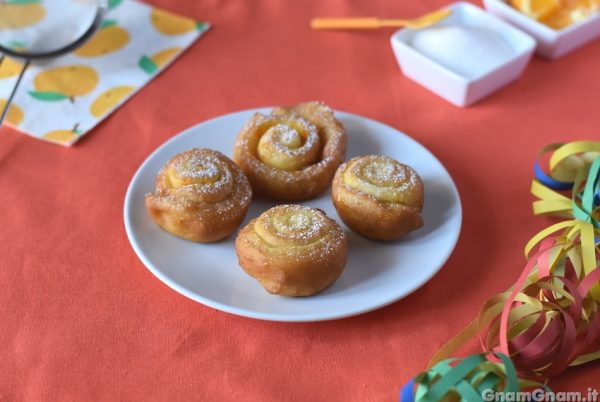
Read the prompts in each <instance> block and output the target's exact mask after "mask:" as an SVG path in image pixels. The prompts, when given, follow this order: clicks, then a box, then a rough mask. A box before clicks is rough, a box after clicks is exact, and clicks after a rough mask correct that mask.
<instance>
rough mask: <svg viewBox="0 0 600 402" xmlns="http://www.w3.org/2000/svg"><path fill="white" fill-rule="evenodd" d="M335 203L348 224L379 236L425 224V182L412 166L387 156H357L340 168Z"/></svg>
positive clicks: (388, 236)
mask: <svg viewBox="0 0 600 402" xmlns="http://www.w3.org/2000/svg"><path fill="white" fill-rule="evenodd" d="M332 197H333V204H334V205H335V208H336V210H337V212H338V214H339V215H340V217H341V218H342V220H343V221H344V223H345V224H346V225H348V227H350V229H352V230H354V231H355V232H357V233H358V234H360V235H362V236H365V237H368V238H371V239H375V240H392V239H396V238H398V237H400V236H402V235H404V234H406V233H408V232H410V231H412V230H415V229H418V228H420V227H421V226H423V221H422V218H421V211H422V209H423V197H424V194H423V183H422V181H421V178H420V177H419V175H418V174H417V172H415V170H414V169H412V168H411V167H410V166H407V165H403V164H401V163H400V162H398V161H396V160H394V159H392V158H389V157H387V156H379V155H370V156H362V157H358V158H353V159H351V160H350V161H348V162H347V163H344V164H343V165H342V166H340V167H339V169H338V170H337V172H336V174H335V177H334V179H333V187H332Z"/></svg>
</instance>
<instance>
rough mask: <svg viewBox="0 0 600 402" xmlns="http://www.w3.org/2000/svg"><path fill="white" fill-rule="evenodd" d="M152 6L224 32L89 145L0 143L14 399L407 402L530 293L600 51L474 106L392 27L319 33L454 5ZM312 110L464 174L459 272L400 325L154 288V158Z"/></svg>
mask: <svg viewBox="0 0 600 402" xmlns="http://www.w3.org/2000/svg"><path fill="white" fill-rule="evenodd" d="M150 2H151V3H153V4H155V5H157V6H161V7H164V8H168V9H171V10H173V11H176V12H178V13H183V14H187V15H190V16H192V17H195V18H197V19H206V20H209V21H211V22H213V23H214V28H213V29H212V31H211V32H209V33H208V34H207V35H206V37H204V38H203V39H202V40H200V41H199V42H198V43H197V44H196V45H194V46H193V47H192V48H191V49H190V50H189V51H188V52H187V53H186V54H185V55H184V56H182V57H181V59H180V60H178V61H177V62H176V63H175V64H174V65H173V66H172V67H171V68H169V69H168V70H167V71H166V73H164V74H163V75H161V76H160V77H158V78H157V79H156V80H155V81H153V82H152V83H150V85H148V87H147V88H145V89H144V90H142V91H141V92H140V94H139V95H137V96H135V97H134V99H133V100H131V101H130V102H128V103H127V104H126V105H125V106H124V107H123V108H121V109H120V110H118V111H117V112H116V113H115V114H114V115H113V116H112V117H110V118H109V119H108V120H107V121H105V122H104V123H102V124H101V125H100V126H99V127H98V128H97V129H96V130H95V132H93V133H90V135H88V136H86V138H84V139H83V140H82V141H81V142H80V143H78V144H77V145H76V146H75V147H74V148H73V149H66V148H61V147H59V146H55V145H50V144H47V143H44V142H42V141H38V140H35V139H32V138H29V137H27V136H24V135H21V134H19V133H17V132H15V131H12V130H9V129H6V128H3V129H2V131H1V132H0V189H1V190H0V205H1V208H0V222H1V223H2V228H1V229H0V244H1V250H2V252H1V255H2V258H0V322H1V324H0V373H1V375H0V400H2V401H5V400H6V401H13V400H27V401H82V400H110V401H114V400H207V401H212V400H214V401H225V400H243V401H246V400H248V401H249V400H257V401H284V400H290V401H384V400H388V401H389V400H396V399H397V395H398V389H399V388H400V387H401V385H402V384H403V383H404V382H406V381H407V380H409V378H411V377H412V376H413V375H414V374H416V373H417V372H419V371H421V370H422V369H424V368H425V365H426V363H427V361H428V359H429V358H430V357H431V356H432V354H433V353H434V352H435V351H436V350H437V349H438V347H439V346H440V345H441V344H442V343H443V342H444V341H446V340H447V339H449V338H450V337H451V336H452V335H454V334H455V333H456V332H457V331H458V330H459V329H461V328H462V327H463V326H464V325H465V324H466V323H467V322H468V321H470V320H471V319H472V318H473V317H474V316H475V314H476V311H477V310H478V308H479V304H480V303H481V302H482V301H483V300H485V299H486V298H487V297H488V296H490V295H492V294H493V293H495V292H498V291H501V290H504V289H506V288H507V287H508V286H509V285H510V284H511V283H512V282H513V281H514V280H515V279H516V277H517V274H518V273H519V272H520V271H521V269H522V267H523V265H524V257H523V253H522V247H523V245H524V244H525V242H526V241H527V240H528V239H529V237H530V236H531V235H532V234H534V233H535V232H537V231H538V230H539V229H541V228H543V227H545V226H547V225H548V224H549V221H548V220H546V219H545V218H539V217H533V216H532V214H531V205H530V204H531V200H532V197H531V196H530V195H529V193H528V189H529V183H530V179H531V174H532V161H533V159H534V157H535V155H536V152H537V151H538V149H539V148H540V147H541V146H542V145H544V144H546V143H548V142H556V141H569V140H575V139H596V140H598V139H600V114H599V113H598V96H599V95H598V94H600V79H599V78H598V77H599V76H598V71H600V41H598V42H596V43H594V44H591V45H588V46H586V47H585V48H583V49H580V50H579V51H577V52H575V53H573V54H571V55H569V56H567V57H565V58H564V59H561V60H558V61H554V62H547V61H543V60H540V59H534V60H533V63H532V64H531V66H530V67H529V69H528V70H527V71H526V73H525V75H524V76H523V77H522V79H520V80H519V81H518V82H517V83H515V84H513V85H511V86H510V87H507V88H506V89H504V90H502V91H501V92H499V93H497V94H495V95H493V96H491V97H490V98H488V99H487V100H485V101H484V102H483V103H481V104H479V105H477V106H476V107H473V108H470V109H465V110H461V109H457V108H456V107H454V106H452V105H450V104H448V103H446V102H445V101H443V100H441V99H439V98H437V97H436V96H434V95H432V94H431V93H429V92H427V91H426V90H424V89H423V88H421V87H419V86H417V85H416V84H414V83H413V82H411V81H409V80H408V79H406V78H404V77H403V76H402V75H401V73H400V71H399V69H398V66H397V65H396V61H395V60H394V58H393V55H392V52H391V50H390V46H389V42H388V40H389V36H390V34H391V31H387V30H380V31H373V32H361V33H358V32H356V33H349V32H314V31H310V30H309V29H307V24H308V20H309V18H310V17H312V16H331V15H377V16H382V17H394V16H417V15H419V14H422V13H424V12H426V11H430V10H432V9H434V8H436V7H439V6H441V5H443V4H445V2H444V1H438V0H422V1H391V0H369V1H366V0H365V1H358V0H356V1H349V0H345V1H344V0H328V1H318V0H313V1H293V2H292V1H262V2H258V1H252V2H251V1H239V0H202V1H195V0H185V1H183V0H181V1H178V2H173V1H169V0H152V1H150ZM312 99H321V100H324V101H326V102H327V103H329V104H331V105H332V106H333V107H335V108H336V109H340V110H346V111H350V112H354V113H358V114H362V115H365V116H368V117H371V118H374V119H377V120H380V121H382V122H384V123H387V124H390V125H392V126H394V127H396V128H398V129H399V130H402V131H404V132H406V133H408V134H409V135H411V136H413V137H414V138H415V139H417V140H418V141H420V142H422V143H423V144H424V145H425V146H427V147H428V148H429V149H430V150H431V151H432V152H433V153H434V154H436V155H437V156H438V157H439V159H440V160H441V161H442V162H443V163H444V164H445V166H446V167H447V168H448V169H449V171H450V173H451V174H452V175H453V177H454V179H455V181H456V184H457V186H458V188H459V191H460V193H461V196H462V202H463V207H464V222H463V230H462V234H461V237H460V240H459V243H458V246H457V248H456V250H455V252H454V254H453V255H452V257H451V258H450V260H449V261H448V263H447V264H446V265H445V266H444V268H443V269H442V270H441V271H440V273H439V274H438V275H436V276H435V277H434V278H433V279H432V280H431V281H430V282H429V283H427V284H426V285H425V286H423V288H421V289H420V290H418V291H417V292H415V293H414V294H412V295H410V296H409V297H407V298H405V299H404V300H401V301H400V302H397V303H395V304H393V305H391V306H388V307H386V308H383V309H381V310H378V311H375V312H372V313H369V314H365V315H362V316H358V317H353V318H348V319H344V320H338V321H332V322H321V323H308V324H284V323H275V322H263V321H256V320H251V319H247V318H242V317H237V316H233V315H229V314H226V313H222V312H219V311H216V310H213V309H210V308H208V307H204V306H202V305H200V304H197V303H195V302H193V301H191V300H188V299H186V298H185V297H183V296H181V295H179V294H177V293H175V292H174V291H172V290H170V289H169V288H168V287H167V286H165V285H163V284H162V283H161V282H160V281H158V280H157V279H156V278H155V277H154V276H152V274H151V273H150V272H149V271H147V270H146V269H145V268H144V266H143V265H142V263H141V262H140V261H139V260H138V258H137V257H136V255H135V254H134V252H133V250H132V249H131V247H130V246H129V243H128V241H127V239H126V236H125V231H124V228H123V221H122V207H123V198H124V195H125V191H126V188H127V185H128V183H129V180H130V179H131V177H132V175H133V173H134V172H135V170H136V169H137V167H138V166H139V165H140V163H141V162H142V161H143V160H144V158H146V156H148V154H149V153H150V152H151V151H153V150H154V149H155V148H156V147H157V146H158V145H160V144H161V143H162V142H164V141H165V140H167V139H168V138H170V137H171V136H173V135H174V134H176V133H178V132H179V131H181V130H183V129H185V128H186V127H189V126H191V125H194V124H196V123H198V122H200V121H203V120H205V119H208V118H211V117H214V116H218V115H221V114H224V113H228V112H231V111H236V110H240V109H246V108H252V107H258V106H266V105H276V104H292V103H296V102H299V101H304V100H312ZM414 269H419V267H414ZM475 350H476V348H475V347H472V348H471V349H470V350H467V351H466V352H474V351H475ZM599 378H600V364H599V363H592V364H588V365H586V366H582V367H580V368H576V369H571V370H569V371H568V372H567V373H565V374H564V375H562V376H561V377H560V378H557V379H555V380H553V381H551V383H550V385H551V386H552V387H553V388H554V389H555V390H559V391H560V390H573V391H585V390H586V389H587V387H588V386H596V387H599V385H600V381H599Z"/></svg>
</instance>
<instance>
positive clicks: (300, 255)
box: [235, 205, 348, 296]
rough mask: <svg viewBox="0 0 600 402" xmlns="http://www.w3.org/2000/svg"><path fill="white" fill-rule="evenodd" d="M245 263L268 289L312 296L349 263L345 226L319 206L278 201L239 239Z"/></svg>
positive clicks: (253, 275) (249, 224) (241, 232)
mask: <svg viewBox="0 0 600 402" xmlns="http://www.w3.org/2000/svg"><path fill="white" fill-rule="evenodd" d="M235 248H236V252H237V255H238V259H239V263H240V266H241V267H242V268H243V269H244V271H246V273H248V274H249V275H250V276H252V277H253V278H254V279H256V280H257V281H259V282H260V283H261V284H262V286H263V287H264V288H265V289H266V290H267V291H268V292H269V293H274V294H279V295H284V296H310V295H313V294H315V293H318V292H320V291H322V290H323V289H325V288H327V287H328V286H329V285H331V284H332V283H333V282H334V281H335V280H336V279H337V278H338V277H339V276H340V275H341V273H342V271H343V269H344V266H345V264H346V258H347V253H348V246H347V243H346V237H345V235H344V232H343V231H342V229H341V228H340V226H339V225H338V224H337V223H336V222H335V221H334V220H333V219H331V218H329V217H327V215H325V213H324V212H323V211H321V210H320V209H314V208H309V207H305V206H300V205H279V206H276V207H274V208H271V209H269V210H268V211H266V212H264V213H263V214H261V215H260V216H259V217H258V218H256V219H253V220H252V221H250V223H248V225H246V226H245V227H244V228H242V230H240V232H239V234H238V237H237V239H236V242H235Z"/></svg>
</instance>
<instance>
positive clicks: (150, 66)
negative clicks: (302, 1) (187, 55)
mask: <svg viewBox="0 0 600 402" xmlns="http://www.w3.org/2000/svg"><path fill="white" fill-rule="evenodd" d="M181 50H182V48H180V47H170V48H168V49H165V50H162V51H160V52H158V53H155V54H153V55H152V56H151V57H148V56H146V55H143V56H142V57H141V58H140V60H139V62H138V65H139V66H140V68H141V69H142V70H144V71H145V72H147V73H148V74H154V73H156V72H157V71H158V70H159V69H160V68H161V67H163V66H164V65H165V64H167V63H168V62H170V61H171V60H173V58H174V57H175V56H177V54H179V52H181Z"/></svg>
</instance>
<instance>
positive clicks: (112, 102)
mask: <svg viewBox="0 0 600 402" xmlns="http://www.w3.org/2000/svg"><path fill="white" fill-rule="evenodd" d="M134 89H135V87H132V86H120V87H114V88H111V89H109V90H108V91H105V92H103V93H102V94H101V95H100V96H98V97H97V98H96V100H95V101H94V102H93V103H92V105H91V106H90V113H91V114H92V115H93V116H94V117H96V118H100V117H102V116H104V115H105V114H107V113H108V112H110V111H111V110H112V109H113V108H114V107H115V106H117V105H118V104H119V103H120V102H121V101H122V100H123V99H125V98H126V97H127V95H129V94H130V93H131V92H133V90H134Z"/></svg>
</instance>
